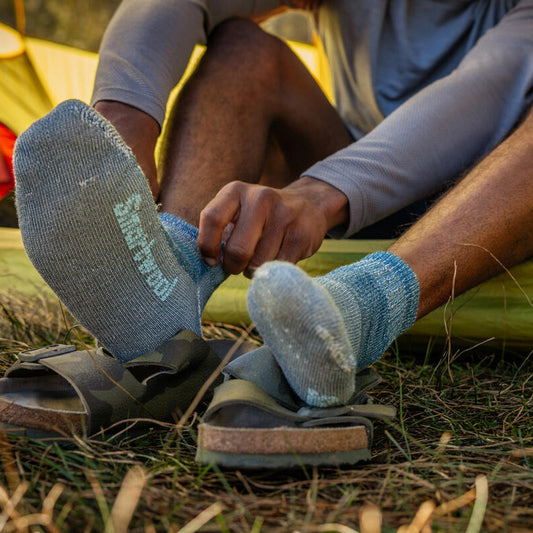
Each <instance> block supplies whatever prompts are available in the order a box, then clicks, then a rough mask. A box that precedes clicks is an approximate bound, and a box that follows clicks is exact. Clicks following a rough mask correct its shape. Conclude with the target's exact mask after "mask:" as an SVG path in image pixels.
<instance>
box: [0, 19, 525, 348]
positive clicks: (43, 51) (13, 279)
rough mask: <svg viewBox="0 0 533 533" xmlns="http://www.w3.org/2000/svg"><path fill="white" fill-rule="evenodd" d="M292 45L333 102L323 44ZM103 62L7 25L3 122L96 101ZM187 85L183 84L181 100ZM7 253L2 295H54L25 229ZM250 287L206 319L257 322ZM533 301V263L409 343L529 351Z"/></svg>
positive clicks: (20, 125) (465, 299)
mask: <svg viewBox="0 0 533 533" xmlns="http://www.w3.org/2000/svg"><path fill="white" fill-rule="evenodd" d="M289 44H290V46H291V47H293V49H294V50H295V51H296V52H297V53H298V55H299V56H300V57H301V58H302V60H303V61H304V62H305V63H306V65H307V66H308V67H309V69H310V71H311V72H312V73H313V74H314V76H315V77H316V78H317V80H318V81H319V83H320V84H321V85H322V87H323V89H324V91H325V93H326V94H327V95H328V96H329V97H330V98H332V91H331V83H330V78H329V70H328V67H327V62H326V60H325V56H324V53H323V51H322V49H321V48H320V44H319V43H317V42H315V43H313V44H312V45H309V44H302V43H295V42H290V43H289ZM201 54H202V49H201V48H197V49H196V50H195V53H194V55H193V58H192V59H191V63H190V65H189V69H188V73H190V72H191V71H192V69H193V67H194V65H195V63H196V62H197V61H198V58H199V57H200V56H201ZM96 63H97V55H96V54H94V53H90V52H85V51H82V50H77V49H74V48H71V47H67V46H62V45H58V44H53V43H50V42H46V41H43V40H40V39H31V38H24V39H23V38H22V37H21V36H20V35H19V34H18V33H17V32H16V31H15V30H13V29H11V28H9V27H7V26H5V25H2V24H0V123H2V124H4V125H5V126H7V128H8V129H9V130H10V131H11V132H13V134H15V135H18V134H20V133H21V132H22V131H23V130H24V129H25V128H26V127H28V126H29V125H30V124H31V123H32V122H33V121H34V120H37V119H38V118H39V117H41V116H43V115H44V114H45V113H47V112H48V111H49V110H50V109H51V108H52V107H53V106H54V105H55V104H57V103H58V102H60V101H62V100H64V99H67V98H79V99H81V100H84V101H88V100H89V98H90V91H91V88H92V83H93V79H94V74H95V70H96ZM182 84H183V81H182V82H181V83H180V85H178V87H177V88H176V91H175V94H176V93H177V91H179V88H180V87H181V85H182ZM171 100H172V99H171ZM13 138H14V137H13ZM389 244H390V241H367V240H362V241H361V240H348V241H336V240H327V241H325V242H324V243H323V245H322V247H321V248H320V250H319V252H317V253H316V254H315V255H314V256H313V257H311V258H309V259H307V260H305V261H303V262H302V263H301V265H302V266H303V267H304V268H305V269H306V270H307V271H308V272H309V273H311V274H312V275H320V274H323V273H326V272H328V271H329V270H332V269H333V268H336V267H338V266H341V265H344V264H347V263H351V262H354V261H357V260H358V259H361V258H362V257H364V256H365V255H366V254H368V253H371V252H373V251H377V250H383V249H386V248H387V246H388V245H389ZM0 250H1V252H0V272H2V275H1V276H0V289H1V290H6V289H7V288H13V287H15V288H16V289H17V290H21V291H23V292H32V291H35V290H46V289H43V287H44V282H43V281H42V279H41V278H40V277H39V276H38V274H37V273H36V272H35V271H34V270H33V267H32V266H31V263H30V262H29V260H28V259H27V257H26V256H25V254H24V250H23V248H22V242H21V239H20V233H18V230H14V229H9V230H8V229H0ZM248 284H249V281H248V280H247V279H245V278H244V277H243V276H231V277H230V278H229V279H228V280H227V281H226V282H224V283H223V284H222V286H221V287H220V288H219V289H218V290H217V291H216V292H215V294H214V295H213V296H212V298H211V299H210V301H209V302H208V304H207V307H206V309H205V312H204V318H205V319H207V320H212V321H220V322H228V323H233V324H247V323H249V321H250V318H249V315H248V312H247V306H246V292H247V288H248ZM532 299H533V260H530V261H526V262H525V263H523V264H522V265H519V266H517V267H515V268H513V269H511V270H510V271H509V272H506V273H504V274H502V275H500V276H497V277H496V278H494V279H492V280H490V281H488V282H486V283H483V284H481V285H480V286H479V287H476V288H475V289H472V290H470V291H468V292H467V293H466V294H464V295H462V296H460V297H458V298H456V299H455V301H453V302H450V303H449V304H448V305H447V306H445V307H443V308H440V309H437V310H436V311H434V312H433V313H431V314H429V315H428V316H427V317H424V318H423V319H422V320H420V321H418V322H417V323H416V324H415V326H414V327H413V328H412V329H411V330H410V331H409V332H408V335H407V336H406V337H405V338H409V339H412V340H414V341H415V344H416V343H421V344H422V345H427V342H428V338H435V339H446V338H447V337H450V336H452V337H453V338H454V340H455V341H462V342H464V343H467V344H468V343H470V344H471V343H480V342H481V343H484V342H486V341H490V342H492V343H494V342H496V343H498V344H499V345H505V346H513V347H517V348H520V349H522V350H523V349H528V350H529V348H530V347H531V345H532V343H533V304H532V302H531V300H532Z"/></svg>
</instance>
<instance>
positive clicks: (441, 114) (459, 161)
mask: <svg viewBox="0 0 533 533" xmlns="http://www.w3.org/2000/svg"><path fill="white" fill-rule="evenodd" d="M532 87H533V10H532V9H531V8H528V10H523V11H520V12H518V11H515V12H514V13H511V14H509V15H507V16H506V17H504V19H503V21H502V22H501V23H500V24H499V25H498V26H497V27H496V28H494V29H492V30H491V31H490V32H488V33H487V34H486V35H485V36H484V37H483V38H482V39H481V40H480V41H479V42H478V44H477V45H476V47H475V48H474V49H473V50H472V51H471V52H470V53H469V54H468V55H467V56H466V57H465V59H464V60H463V63H462V64H461V65H460V66H459V68H458V69H457V70H456V71H455V72H453V73H452V74H451V75H450V76H447V77H446V78H443V79H441V80H439V81H437V82H435V83H433V84H432V85H430V86H428V87H427V88H426V89H424V90H422V91H420V92H419V93H418V94H416V95H415V96H413V97H412V98H411V99H410V100H408V101H407V102H406V103H405V104H404V105H402V106H401V107H399V108H398V109H397V110H396V111H395V112H394V113H392V114H391V115H390V116H389V117H387V118H386V119H385V120H384V121H383V122H382V123H381V124H380V125H379V126H377V127H376V128H375V129H374V130H373V131H371V132H370V133H369V134H368V135H367V136H366V137H364V138H363V139H361V140H360V141H358V142H356V143H354V144H353V145H351V146H350V147H348V148H346V149H344V150H341V151H340V152H338V153H336V154H334V155H333V156H331V157H329V158H327V159H326V160H324V161H323V162H320V163H318V164H316V165H315V166H313V167H312V168H311V169H309V170H308V171H306V172H305V173H304V174H305V175H307V176H312V177H315V178H318V179H323V180H324V181H326V182H328V183H330V184H332V185H334V186H336V187H337V188H338V189H340V190H341V191H343V192H344V193H345V194H346V195H347V197H348V198H349V200H350V224H349V228H348V231H347V233H348V234H351V233H354V232H356V231H357V230H358V229H360V228H362V227H364V226H366V225H369V224H371V223H373V222H375V221H377V220H379V219H381V218H384V217H385V216H387V215H388V214H390V213H392V212H394V211H396V210H398V209H400V208H401V207H404V206H406V205H408V204H410V203H411V202H413V201H415V200H417V199H419V198H422V197H425V196H427V195H429V194H430V193H432V192H434V191H436V190H438V189H440V188H442V187H443V186H444V185H445V184H446V183H447V182H449V181H450V180H452V179H454V178H456V177H457V176H459V175H460V174H461V173H462V172H463V171H464V170H466V169H467V168H469V167H471V166H472V165H473V164H474V163H475V162H476V161H477V160H478V159H479V158H480V157H481V156H483V155H484V154H485V153H487V152H488V151H490V150H491V149H493V148H494V147H495V146H496V145H497V144H498V143H499V142H501V140H502V139H503V138H505V136H506V135H507V134H508V133H509V132H510V131H511V129H512V127H513V126H514V124H515V123H516V122H517V120H518V119H519V117H520V116H521V114H522V113H523V112H524V110H525V109H526V108H527V106H528V105H529V104H530V103H531V89H532Z"/></svg>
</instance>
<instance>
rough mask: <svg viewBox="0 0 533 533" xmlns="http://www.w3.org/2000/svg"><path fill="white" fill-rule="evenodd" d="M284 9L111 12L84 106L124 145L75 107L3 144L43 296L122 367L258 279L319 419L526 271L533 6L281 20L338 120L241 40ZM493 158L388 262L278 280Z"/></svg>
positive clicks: (127, 8) (347, 5) (257, 45)
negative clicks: (430, 328)
mask: <svg viewBox="0 0 533 533" xmlns="http://www.w3.org/2000/svg"><path fill="white" fill-rule="evenodd" d="M283 4H284V2H281V1H274V0H257V1H256V2H249V1H244V0H242V1H241V0H226V1H217V2H215V1H208V0H203V1H198V0H195V1H193V0H176V1H174V2H168V1H160V2H150V3H146V2H142V1H141V0H131V1H128V2H124V3H123V4H122V6H121V7H120V8H119V10H118V12H117V14H116V16H115V17H114V19H113V21H112V23H111V25H110V27H109V29H108V32H107V34H106V37H105V39H104V42H103V45H102V50H101V56H100V64H99V69H98V73H97V79H96V84H95V91H94V97H93V104H94V107H95V109H96V111H98V112H99V113H100V114H101V115H102V116H103V117H105V118H107V119H108V120H109V122H110V123H111V124H112V125H113V126H114V127H115V128H116V131H115V129H113V128H112V127H111V126H110V124H109V123H108V122H106V121H105V120H103V119H102V117H101V116H100V115H99V114H98V113H96V112H95V111H94V110H92V109H89V108H86V107H85V106H83V105H82V104H80V103H71V102H70V103H66V104H63V105H62V106H59V107H58V108H57V109H56V110H55V111H54V112H52V113H51V114H50V115H48V116H47V117H46V118H45V119H43V120H42V121H40V122H39V123H37V124H36V125H35V126H33V128H32V129H30V130H29V131H28V132H27V133H26V134H25V136H24V137H23V138H22V139H21V141H20V142H19V144H18V147H17V156H16V175H17V180H18V181H17V198H18V200H17V201H18V209H19V216H20V226H21V231H22V234H23V237H24V243H25V246H26V249H27V251H28V255H29V256H30V258H31V259H32V261H33V262H34V264H35V265H36V267H37V268H38V270H39V271H40V272H41V274H42V275H43V277H44V278H45V279H46V280H47V282H48V283H49V284H50V285H51V287H52V288H53V289H54V290H55V291H56V292H57V294H58V295H59V296H60V297H61V299H62V300H63V301H64V302H65V303H66V305H67V306H68V307H69V308H70V310H71V311H72V312H73V314H74V315H75V316H76V317H77V318H78V319H79V320H80V322H81V323H82V324H84V325H85V326H86V327H88V329H89V330H90V331H92V332H93V333H94V334H95V336H96V337H97V338H99V340H100V341H102V342H103V343H104V344H105V345H106V346H107V347H108V348H109V349H110V350H111V351H112V352H113V353H114V355H115V356H116V357H117V358H119V359H120V360H128V359H130V358H132V357H135V356H136V355H139V354H141V353H143V352H144V351H146V350H149V349H151V348H153V347H155V346H157V345H158V344H159V343H161V342H163V341H164V340H166V339H168V338H169V337H171V336H172V335H173V334H175V333H176V331H178V330H179V329H182V328H187V329H192V330H194V331H196V332H200V328H201V324H200V320H201V311H202V309H203V306H204V305H205V302H206V301H207V299H208V298H209V296H210V295H211V293H212V292H213V290H214V289H215V288H216V287H217V286H218V284H219V283H220V282H221V281H222V280H223V279H224V278H225V276H226V274H236V273H239V272H244V273H245V274H247V275H252V274H253V273H254V272H255V276H254V279H253V281H252V287H251V290H250V296H249V305H250V313H251V315H252V317H253V319H254V320H255V322H256V324H257V326H258V329H259V331H260V332H261V334H262V335H263V337H264V339H265V342H266V343H267V344H268V345H269V347H270V349H271V351H272V353H273V355H274V357H275V358H276V360H277V361H278V363H279V365H280V366H281V368H282V370H283V372H284V374H285V376H286V377H287V379H288V381H289V383H290V384H291V386H292V387H293V388H294V390H295V391H296V392H297V394H298V395H299V396H300V397H301V398H302V399H303V400H305V401H306V402H307V403H309V404H311V405H332V404H336V403H343V402H345V401H347V399H348V398H349V397H350V396H351V394H352V392H353V388H354V377H353V376H354V370H355V369H356V368H363V367H365V366H367V365H369V364H372V363H373V362H375V361H376V360H377V359H378V358H379V357H381V355H382V354H383V352H384V350H385V349H386V348H387V346H388V344H389V343H390V342H391V341H392V340H393V339H394V338H395V337H396V336H397V335H399V334H400V333H402V332H403V331H405V330H406V329H407V328H408V327H410V326H411V325H412V323H413V322H414V321H415V319H416V318H419V317H422V316H424V315H425V314H426V313H428V312H429V311H431V310H432V309H434V308H435V307H437V306H438V305H440V304H441V303H443V302H444V301H446V300H447V298H448V297H449V296H450V294H451V291H452V288H454V290H455V294H458V293H460V292H462V291H464V290H466V289H468V288H469V287H472V286H474V285H475V284H477V283H479V282H480V281H482V280H483V279H486V278H488V277H490V276H492V275H494V274H495V273H496V272H498V271H499V270H500V269H501V264H502V263H503V264H505V265H506V266H511V265H513V264H515V263H517V262H519V261H521V260H523V259H525V258H526V257H528V256H529V255H531V253H532V252H533V238H532V237H531V236H530V234H531V233H530V232H529V231H528V229H527V228H528V227H529V224H528V222H529V223H530V222H532V218H533V213H532V211H533V209H532V200H531V190H533V189H532V181H533V176H532V175H531V172H530V170H529V168H531V167H529V166H526V165H524V162H528V161H530V160H531V157H532V156H531V153H532V149H531V139H532V135H531V129H532V123H533V118H532V117H531V115H530V116H529V117H528V118H527V119H526V120H525V121H524V122H523V124H522V125H521V126H520V127H519V128H518V129H517V130H516V132H515V133H513V134H512V135H511V136H510V137H508V138H507V140H505V141H504V139H505V137H506V136H507V135H508V134H509V132H510V131H511V130H512V128H513V127H514V126H515V125H516V124H517V122H518V121H519V120H520V118H521V116H522V115H523V113H524V111H525V110H526V109H527V108H528V106H529V105H530V104H531V101H532V97H533V92H532V87H533V1H531V0H521V1H520V0H514V1H504V0H493V1H482V2H481V1H479V2H471V1H469V2H465V1H462V0H461V1H459V0H457V1H452V2H439V1H433V2H430V1H427V0H424V1H422V0H420V1H416V0H411V1H408V0H390V1H374V0H372V1H370V0H368V1H365V0H360V1H349V0H331V1H327V0H326V1H324V2H305V1H302V2H294V5H295V7H307V8H313V9H314V10H315V18H316V20H317V22H318V29H319V31H320V34H321V37H322V40H323V42H324V46H325V50H326V52H327V54H328V58H329V61H330V64H331V69H332V77H333V81H334V86H335V96H336V108H334V107H332V106H331V105H330V104H329V102H328V101H327V100H326V98H325V97H324V95H323V94H322V93H321V91H320V90H319V88H318V86H317V85H316V83H315V82H314V80H313V79H312V77H311V76H310V75H309V74H308V73H307V72H306V71H305V69H304V67H303V66H302V65H301V64H300V63H299V61H298V60H297V59H296V57H295V56H294V55H293V54H292V52H290V50H289V49H288V48H287V47H286V46H285V45H284V44H283V43H281V42H280V41H279V40H277V39H276V38H274V37H272V36H269V35H266V34H265V33H263V32H262V31H261V30H260V29H259V28H258V27H257V26H256V25H255V24H254V23H252V22H250V21H249V20H245V19H246V18H256V19H257V18H261V17H266V16H270V15H272V14H274V13H276V12H278V11H279V10H280V9H282V8H283V7H284V5H283ZM312 4H313V5H312ZM314 4H320V6H318V5H314ZM234 17H241V18H240V19H235V18H234ZM199 42H200V43H203V42H207V52H206V54H205V56H204V58H203V59H202V62H201V64H200V66H199V67H198V69H197V71H196V73H195V74H194V76H193V77H192V79H191V80H190V81H189V82H188V83H187V85H186V86H185V88H184V89H183V91H182V93H181V95H180V97H179V99H178V102H177V104H176V105H175V107H174V109H173V112H172V115H171V117H170V119H169V123H168V124H167V125H166V134H165V137H164V139H163V144H162V157H161V160H160V162H159V169H158V172H159V179H158V176H157V172H156V164H155V161H154V155H153V154H154V148H155V144H156V141H157V138H158V136H159V133H160V130H161V127H162V125H163V119H164V112H165V104H166V100H167V98H168V94H169V92H170V90H171V89H172V87H173V86H174V85H175V84H176V83H177V81H178V80H179V79H180V77H181V75H182V74H183V71H184V69H185V66H186V64H187V61H188V58H189V55H190V53H191V51H192V49H193V47H194V45H196V44H197V43H199ZM117 132H118V134H119V135H117ZM124 141H125V143H126V144H127V145H128V146H129V147H130V148H131V150H132V151H133V154H134V155H135V158H136V159H135V158H133V156H132V154H131V153H130V152H129V150H127V148H126V146H125V145H124ZM502 141H504V142H503V143H502ZM500 143H502V144H500ZM498 144H500V146H499V147H498V148H496V146H497V145H498ZM495 148H496V149H495ZM494 149H495V150H494ZM491 150H494V151H493V152H492V153H491V154H490V155H489V156H488V157H487V158H486V159H485V160H484V161H482V162H481V163H480V164H479V165H477V166H476V167H475V168H474V170H473V171H471V172H470V173H469V174H468V175H467V176H466V177H465V178H464V179H463V180H462V181H461V182H460V183H459V184H458V185H457V186H456V187H455V188H454V189H453V190H452V191H451V192H450V193H449V194H448V195H447V196H446V197H445V198H444V199H443V200H442V201H441V202H440V203H439V204H438V205H437V206H436V207H435V208H434V209H433V210H432V211H430V212H429V213H428V214H427V215H426V216H425V217H423V218H422V219H421V220H420V221H419V222H418V223H416V224H415V225H414V226H413V227H412V228H411V230H410V231H409V232H407V233H406V234H405V235H404V236H403V237H402V238H400V239H399V240H398V241H397V242H396V243H395V244H394V245H393V247H391V249H390V250H389V251H388V252H383V253H379V254H372V255H371V256H369V257H368V258H365V260H363V261H361V262H360V263H356V264H354V265H349V266H348V267H344V268H343V269H339V270H336V271H334V272H332V273H330V274H328V275H327V276H324V277H322V278H320V279H317V280H311V279H310V278H308V277H306V276H305V275H304V274H303V273H302V272H301V271H300V270H298V269H297V268H296V267H294V266H292V265H290V264H288V263H286V262H292V263H293V262H296V261H298V260H299V259H302V258H304V257H307V256H309V255H311V254H312V253H314V252H315V251H316V250H317V249H318V247H319V246H320V243H321V241H322V239H323V238H324V236H325V235H326V233H327V232H330V233H331V234H332V235H334V236H338V237H339V236H347V235H351V234H353V233H355V232H357V231H358V230H359V229H360V228H362V227H364V226H368V225H369V224H372V223H373V222H375V221H376V220H379V219H382V218H383V217H386V216H387V215H389V214H390V213H393V212H394V211H397V210H398V209H400V208H402V207H404V206H406V205H408V204H410V203H411V202H413V201H415V200H417V199H420V198H424V197H425V196H427V195H429V194H431V193H434V192H435V191H437V190H439V189H442V188H443V187H444V186H445V185H446V184H447V183H449V182H450V181H451V180H453V179H456V178H457V177H458V176H459V175H460V174H461V173H463V172H464V171H465V170H467V169H468V168H469V167H471V166H472V165H474V164H475V162H476V161H477V160H478V159H479V158H481V157H482V156H484V155H485V154H487V153H489V152H490V151H491ZM136 161H137V162H138V163H139V165H140V169H142V171H143V172H141V170H140V169H139V168H138V167H137V165H136ZM143 173H144V175H143ZM43 174H45V179H43ZM146 180H147V181H148V184H149V188H148V185H147V183H146ZM150 195H151V196H152V197H153V198H154V199H156V200H157V201H158V202H159V203H160V212H159V214H156V211H155V209H154V204H153V201H152V199H151V196H150ZM197 227H198V228H199V229H197ZM223 241H224V242H225V246H224V253H223V255H222V242H223ZM49 243H53V247H51V246H50V244H49ZM51 248H53V249H51ZM274 259H277V260H283V261H286V262H283V263H280V262H273V263H268V261H271V260H274ZM264 263H265V265H264V266H263V267H260V265H262V264H264ZM258 267H260V268H258ZM304 363H305V364H304Z"/></svg>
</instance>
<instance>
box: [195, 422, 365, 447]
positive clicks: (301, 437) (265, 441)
mask: <svg viewBox="0 0 533 533" xmlns="http://www.w3.org/2000/svg"><path fill="white" fill-rule="evenodd" d="M198 446H199V447H200V448H202V449H203V450H206V451H211V452H219V453H230V454H266V455H276V454H320V453H333V452H344V451H349V450H359V449H366V448H368V446H369V442H368V434H367V431H366V428H365V427H363V426H354V427H305V428H300V427H287V426H281V427H277V428H228V427H222V426H214V425H211V424H207V423H203V424H200V425H199V426H198Z"/></svg>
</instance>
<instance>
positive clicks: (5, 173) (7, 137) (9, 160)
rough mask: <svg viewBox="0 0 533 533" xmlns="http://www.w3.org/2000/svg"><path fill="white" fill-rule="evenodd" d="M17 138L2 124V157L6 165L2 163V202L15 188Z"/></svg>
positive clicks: (0, 125) (0, 138)
mask: <svg viewBox="0 0 533 533" xmlns="http://www.w3.org/2000/svg"><path fill="white" fill-rule="evenodd" d="M16 140H17V136H16V135H15V134H14V133H13V132H12V131H11V130H10V129H9V128H8V127H7V126H5V125H4V124H2V123H0V157H2V158H3V160H4V162H5V164H4V165H3V164H2V163H1V162H0V200H1V199H2V198H4V196H6V195H7V194H8V193H9V191H11V190H12V189H13V187H14V186H15V177H14V175H13V148H14V147H15V141H16Z"/></svg>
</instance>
